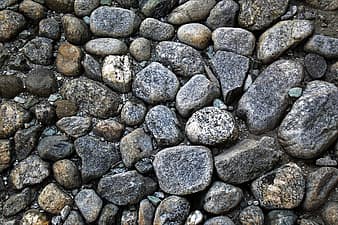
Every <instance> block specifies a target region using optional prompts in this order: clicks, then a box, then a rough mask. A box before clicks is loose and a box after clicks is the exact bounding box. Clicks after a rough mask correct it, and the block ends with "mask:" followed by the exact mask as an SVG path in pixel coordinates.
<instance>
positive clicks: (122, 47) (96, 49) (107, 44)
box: [85, 38, 128, 56]
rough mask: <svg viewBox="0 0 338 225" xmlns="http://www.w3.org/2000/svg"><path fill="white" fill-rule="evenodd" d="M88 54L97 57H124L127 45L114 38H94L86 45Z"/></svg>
mask: <svg viewBox="0 0 338 225" xmlns="http://www.w3.org/2000/svg"><path fill="white" fill-rule="evenodd" d="M85 49H86V51H87V52H88V53H90V54H93V55H98V56H107V55H124V54H126V53H127V52H128V47H127V45H126V44H125V43H124V42H123V41H121V40H119V39H115V38H96V39H93V40H90V41H88V42H87V43H86V45H85Z"/></svg>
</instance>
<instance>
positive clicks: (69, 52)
mask: <svg viewBox="0 0 338 225" xmlns="http://www.w3.org/2000/svg"><path fill="white" fill-rule="evenodd" d="M81 58H82V52H81V49H80V48H79V47H77V46H75V45H72V44H70V43H67V42H64V43H62V44H61V45H60V47H59V50H58V54H57V57H56V60H55V64H56V70H57V71H58V72H59V73H62V74H63V75H64V76H77V75H79V74H80V72H81Z"/></svg>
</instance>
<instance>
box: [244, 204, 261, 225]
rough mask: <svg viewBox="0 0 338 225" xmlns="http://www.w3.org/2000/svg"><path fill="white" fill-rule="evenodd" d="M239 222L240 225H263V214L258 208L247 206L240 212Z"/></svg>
mask: <svg viewBox="0 0 338 225" xmlns="http://www.w3.org/2000/svg"><path fill="white" fill-rule="evenodd" d="M239 221H240V222H241V224H242V225H263V224H264V213H263V211H262V210H261V208H259V207H258V206H248V207H246V208H244V209H243V210H242V211H241V212H240V214H239Z"/></svg>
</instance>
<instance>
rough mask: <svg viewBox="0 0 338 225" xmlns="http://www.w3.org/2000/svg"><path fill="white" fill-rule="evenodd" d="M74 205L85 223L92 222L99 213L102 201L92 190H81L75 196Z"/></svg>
mask: <svg viewBox="0 0 338 225" xmlns="http://www.w3.org/2000/svg"><path fill="white" fill-rule="evenodd" d="M75 204H76V206H77V207H78V208H79V210H80V212H81V214H82V215H83V217H84V218H85V220H86V221H87V223H91V222H94V221H95V220H96V219H97V218H98V216H99V213H100V211H101V208H102V200H101V198H100V197H99V196H98V195H97V194H96V193H95V191H94V190H92V189H83V190H81V191H80V192H79V193H78V194H77V195H76V196H75Z"/></svg>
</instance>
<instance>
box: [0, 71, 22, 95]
mask: <svg viewBox="0 0 338 225" xmlns="http://www.w3.org/2000/svg"><path fill="white" fill-rule="evenodd" d="M22 91H23V82H22V80H21V79H20V78H19V77H16V76H6V75H2V76H0V96H1V97H3V98H14V97H15V96H17V95H18V94H20V93H21V92H22Z"/></svg>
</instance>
